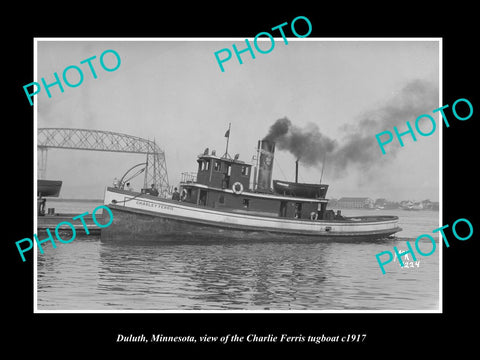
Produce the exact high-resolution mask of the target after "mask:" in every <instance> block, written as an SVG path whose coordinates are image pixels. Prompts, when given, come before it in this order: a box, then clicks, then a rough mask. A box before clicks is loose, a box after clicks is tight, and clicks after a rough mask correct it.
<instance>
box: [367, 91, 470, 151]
mask: <svg viewBox="0 0 480 360" xmlns="http://www.w3.org/2000/svg"><path fill="white" fill-rule="evenodd" d="M459 102H463V103H466V104H467V105H468V110H469V114H468V115H465V114H464V113H465V106H463V109H462V115H465V116H460V115H458V113H457V108H456V107H457V104H458V103H459ZM446 108H448V104H447V105H443V106H442V107H439V108H438V109H435V110H433V111H432V113H436V112H440V114H442V118H443V122H444V123H445V125H446V126H447V128H448V127H450V123H449V122H448V120H447V115H445V112H444V111H443V109H446ZM452 113H453V115H454V116H455V117H456V118H457V119H458V120H461V121H465V120H468V119H470V118H471V117H472V115H473V105H472V103H471V102H470V101H468V100H467V99H458V100H457V101H455V102H454V103H453V105H452ZM423 118H427V119H428V120H425V121H430V122H431V124H432V125H431V126H432V129H431V130H430V131H428V132H424V131H422V130H420V128H419V126H418V123H419V121H420V120H421V119H423ZM406 124H407V128H408V130H407V131H405V132H402V133H399V132H398V128H397V127H396V126H394V127H393V131H394V132H395V135H397V139H398V142H399V143H400V146H401V147H403V146H404V143H403V140H402V136H404V135H407V134H410V135H411V136H412V139H413V141H417V138H416V137H415V133H414V132H413V128H412V125H411V124H410V123H409V122H408V121H406ZM436 128H437V125H436V124H435V119H434V118H433V117H432V116H431V115H428V114H423V115H420V116H419V117H417V118H416V120H415V129H417V132H418V133H419V134H420V135H421V136H430V135H432V134H433V133H434V132H435V129H436ZM424 129H425V128H424ZM382 135H388V138H387V139H386V140H385V141H381V140H380V137H381V136H382ZM375 138H376V139H377V142H378V146H380V150H381V151H382V154H383V155H385V154H386V151H385V148H384V145H386V144H388V143H391V142H392V141H393V134H392V132H391V131H389V130H387V131H382V132H379V133H378V134H376V135H375Z"/></svg>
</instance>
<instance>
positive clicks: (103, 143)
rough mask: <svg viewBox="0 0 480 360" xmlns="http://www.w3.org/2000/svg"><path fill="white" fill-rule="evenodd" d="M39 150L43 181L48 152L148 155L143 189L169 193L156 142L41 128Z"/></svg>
mask: <svg viewBox="0 0 480 360" xmlns="http://www.w3.org/2000/svg"><path fill="white" fill-rule="evenodd" d="M37 148H38V150H39V152H38V155H39V156H38V172H39V175H38V176H39V178H40V179H41V178H44V177H45V171H46V164H47V150H48V149H49V148H58V149H73V150H91V151H108V152H120V153H136V154H146V158H147V160H146V164H147V165H146V168H145V180H144V187H150V184H155V185H156V187H157V189H159V192H160V194H162V193H164V192H169V191H170V186H169V183H168V174H167V165H166V162H165V153H164V151H163V150H161V149H160V148H159V147H158V146H157V144H156V143H155V141H151V140H147V139H143V138H140V137H136V136H131V135H127V134H121V133H116V132H111V131H101V130H88V129H71V128H39V129H38V133H37ZM125 170H126V169H125Z"/></svg>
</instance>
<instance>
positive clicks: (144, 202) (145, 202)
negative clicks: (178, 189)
mask: <svg viewBox="0 0 480 360" xmlns="http://www.w3.org/2000/svg"><path fill="white" fill-rule="evenodd" d="M137 205H145V206H149V207H154V208H158V209H165V210H172V211H173V206H169V205H163V204H157V203H154V202H151V201H144V200H137Z"/></svg>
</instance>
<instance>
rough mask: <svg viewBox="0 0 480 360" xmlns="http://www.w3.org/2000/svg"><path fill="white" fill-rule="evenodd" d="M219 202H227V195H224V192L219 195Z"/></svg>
mask: <svg viewBox="0 0 480 360" xmlns="http://www.w3.org/2000/svg"><path fill="white" fill-rule="evenodd" d="M218 202H219V203H220V204H225V196H223V194H222V195H220V196H219V197H218Z"/></svg>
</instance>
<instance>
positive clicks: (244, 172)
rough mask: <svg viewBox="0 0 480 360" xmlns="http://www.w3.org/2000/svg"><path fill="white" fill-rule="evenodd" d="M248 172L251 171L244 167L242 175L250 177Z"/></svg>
mask: <svg viewBox="0 0 480 360" xmlns="http://www.w3.org/2000/svg"><path fill="white" fill-rule="evenodd" d="M248 170H249V167H248V166H242V175H248Z"/></svg>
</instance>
